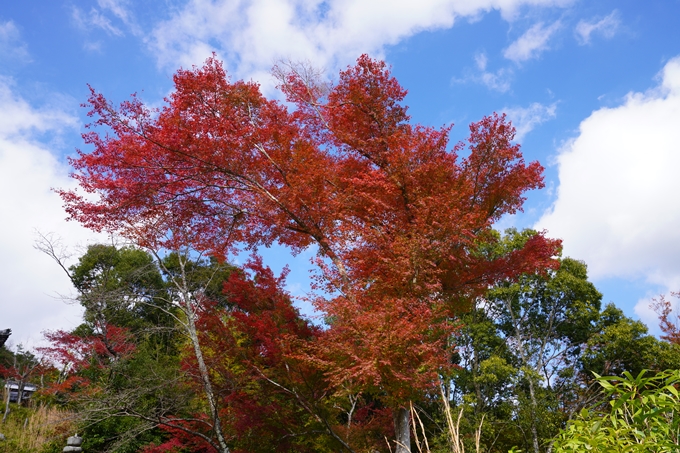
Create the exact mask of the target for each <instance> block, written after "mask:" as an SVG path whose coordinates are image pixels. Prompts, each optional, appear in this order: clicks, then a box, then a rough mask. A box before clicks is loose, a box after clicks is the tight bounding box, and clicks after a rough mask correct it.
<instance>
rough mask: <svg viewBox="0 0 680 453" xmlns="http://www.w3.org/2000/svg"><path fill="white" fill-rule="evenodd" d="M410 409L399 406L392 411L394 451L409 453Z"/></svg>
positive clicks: (396, 452) (395, 452)
mask: <svg viewBox="0 0 680 453" xmlns="http://www.w3.org/2000/svg"><path fill="white" fill-rule="evenodd" d="M410 421H411V411H409V410H408V409H406V408H405V407H400V408H399V409H397V410H395V412H394V434H395V442H396V448H395V449H394V453H411V424H410Z"/></svg>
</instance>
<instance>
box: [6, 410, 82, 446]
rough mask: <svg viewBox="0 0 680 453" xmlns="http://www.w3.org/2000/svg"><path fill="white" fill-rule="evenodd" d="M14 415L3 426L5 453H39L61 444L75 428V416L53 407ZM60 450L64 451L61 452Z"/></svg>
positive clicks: (20, 411) (14, 413) (17, 411)
mask: <svg viewBox="0 0 680 453" xmlns="http://www.w3.org/2000/svg"><path fill="white" fill-rule="evenodd" d="M13 409H14V410H13V411H12V412H10V414H9V417H7V420H5V422H4V423H0V433H2V434H4V435H5V440H4V441H0V452H1V453H39V452H42V451H45V450H46V449H49V447H51V446H53V445H54V444H55V443H57V442H59V443H60V444H61V446H62V447H63V446H64V445H66V444H65V443H64V442H61V441H63V440H64V439H65V437H66V436H67V435H72V434H73V432H72V430H73V429H74V417H73V414H72V413H70V412H67V411H63V410H60V409H57V408H53V407H47V406H39V407H37V408H33V409H32V408H17V407H14V408H13ZM58 451H61V449H59V450H58Z"/></svg>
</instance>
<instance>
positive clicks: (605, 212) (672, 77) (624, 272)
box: [536, 57, 680, 310]
mask: <svg viewBox="0 0 680 453" xmlns="http://www.w3.org/2000/svg"><path fill="white" fill-rule="evenodd" d="M659 77H660V83H659V85H658V86H657V87H655V88H653V89H651V90H649V91H648V92H646V93H629V94H628V95H627V96H626V98H625V101H624V102H623V104H622V105H620V106H618V107H615V108H601V109H599V110H596V111H594V112H593V113H592V114H591V115H590V116H589V117H588V118H586V119H585V120H583V121H582V122H581V125H580V127H579V134H578V136H577V137H576V138H575V139H573V140H572V141H570V142H569V143H567V144H566V145H565V146H564V147H563V148H562V150H561V151H560V154H559V156H558V158H557V162H558V165H559V169H558V172H559V181H560V182H559V189H558V191H557V200H556V201H555V203H554V205H553V207H552V209H551V211H550V212H547V213H545V214H544V216H543V217H542V218H541V219H540V220H539V222H538V223H537V225H536V226H537V227H538V228H541V229H542V228H546V229H548V230H549V232H550V235H551V236H554V237H561V238H563V239H564V250H565V254H566V255H568V256H572V257H575V258H579V259H584V260H585V261H586V262H587V263H588V266H589V271H590V274H591V275H592V277H593V278H594V279H599V278H605V277H618V278H644V279H645V280H646V281H647V282H648V283H651V284H655V285H659V286H662V287H665V288H669V289H676V290H677V289H680V260H679V259H678V256H680V228H679V227H678V226H679V225H680V198H678V194H680V178H678V169H679V168H680V127H678V124H680V57H676V58H674V59H672V60H670V61H669V62H668V63H667V64H666V65H665V67H664V68H663V70H662V72H661V73H660V75H659ZM641 303H642V302H641ZM643 308H644V307H643ZM639 310H642V308H640V309H639Z"/></svg>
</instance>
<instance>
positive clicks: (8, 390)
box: [2, 382, 12, 423]
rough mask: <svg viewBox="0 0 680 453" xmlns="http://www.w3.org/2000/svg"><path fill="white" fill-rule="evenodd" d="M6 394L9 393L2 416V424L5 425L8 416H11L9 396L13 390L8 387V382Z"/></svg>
mask: <svg viewBox="0 0 680 453" xmlns="http://www.w3.org/2000/svg"><path fill="white" fill-rule="evenodd" d="M5 392H6V393H7V398H5V413H4V415H3V416H2V423H5V420H6V419H7V415H9V395H10V393H12V390H11V389H10V388H9V387H8V386H7V382H5Z"/></svg>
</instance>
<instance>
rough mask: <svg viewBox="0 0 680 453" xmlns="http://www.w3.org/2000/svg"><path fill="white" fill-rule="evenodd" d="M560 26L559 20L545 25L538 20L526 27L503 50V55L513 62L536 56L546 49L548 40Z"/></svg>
mask: <svg viewBox="0 0 680 453" xmlns="http://www.w3.org/2000/svg"><path fill="white" fill-rule="evenodd" d="M561 27H562V24H561V23H560V21H557V22H554V23H552V24H550V25H548V26H545V25H544V24H543V22H539V23H537V24H535V25H534V26H532V27H531V28H530V29H528V30H527V31H526V32H524V34H523V35H522V36H520V37H519V38H517V40H516V41H514V42H513V43H512V44H510V45H509V46H508V48H507V49H505V51H503V56H504V57H505V58H507V59H508V60H512V61H514V62H515V63H520V62H522V61H526V60H530V59H532V58H537V57H538V56H539V55H540V54H541V53H542V52H543V51H545V50H548V48H549V47H548V41H549V40H550V38H551V37H552V36H553V35H554V34H555V32H556V31H557V30H559V29H560V28H561Z"/></svg>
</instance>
